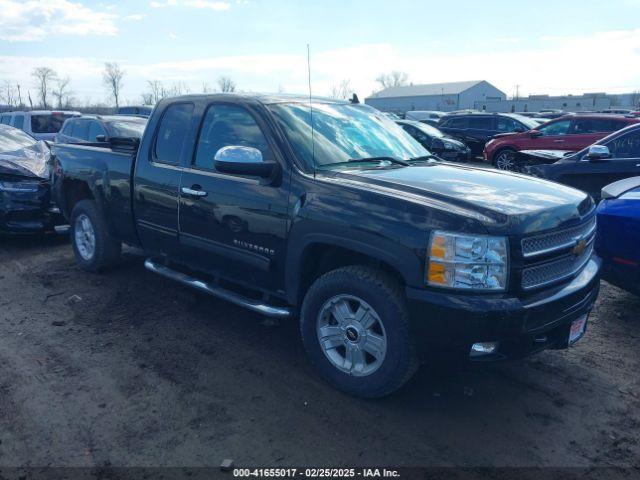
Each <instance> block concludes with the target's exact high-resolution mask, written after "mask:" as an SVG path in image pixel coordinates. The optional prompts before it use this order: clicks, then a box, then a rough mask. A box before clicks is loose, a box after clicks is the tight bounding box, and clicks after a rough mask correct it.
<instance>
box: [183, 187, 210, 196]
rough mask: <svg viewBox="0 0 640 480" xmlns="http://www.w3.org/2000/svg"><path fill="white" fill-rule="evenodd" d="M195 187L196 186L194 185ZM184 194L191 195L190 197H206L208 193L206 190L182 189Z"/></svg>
mask: <svg viewBox="0 0 640 480" xmlns="http://www.w3.org/2000/svg"><path fill="white" fill-rule="evenodd" d="M194 187H195V185H194ZM182 193H184V194H185V195H189V196H190V197H206V196H207V192H205V191H204V190H195V189H193V188H188V187H182Z"/></svg>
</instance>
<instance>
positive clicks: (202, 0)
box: [186, 0, 231, 11]
mask: <svg viewBox="0 0 640 480" xmlns="http://www.w3.org/2000/svg"><path fill="white" fill-rule="evenodd" d="M186 5H187V6H189V7H193V8H209V9H211V10H216V11H223V10H229V9H230V8H231V4H230V3H229V2H211V1H207V0H190V1H188V2H186Z"/></svg>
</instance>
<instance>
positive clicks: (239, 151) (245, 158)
mask: <svg viewBox="0 0 640 480" xmlns="http://www.w3.org/2000/svg"><path fill="white" fill-rule="evenodd" d="M213 165H214V166H215V167H216V170H218V171H219V172H222V173H230V174H232V175H249V176H254V177H263V178H267V177H270V176H271V175H272V174H273V173H274V171H275V170H276V169H277V168H278V167H279V166H280V164H279V163H277V162H269V161H264V159H263V158H262V152H261V151H260V150H258V149H257V148H253V147H244V146H241V145H229V146H227V147H222V148H221V149H220V150H218V151H217V152H216V154H215V156H214V157H213Z"/></svg>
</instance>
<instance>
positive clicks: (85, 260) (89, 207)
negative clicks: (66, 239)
mask: <svg viewBox="0 0 640 480" xmlns="http://www.w3.org/2000/svg"><path fill="white" fill-rule="evenodd" d="M70 223H71V245H72V246H73V253H74V254H75V256H76V261H77V262H78V264H79V265H80V267H81V268H83V269H84V270H87V271H90V272H96V271H99V270H101V269H103V268H107V267H111V266H113V265H115V264H116V263H117V262H118V261H119V259H120V253H121V250H122V244H121V243H120V242H118V241H117V240H115V239H114V238H112V237H111V236H109V234H108V232H107V228H106V226H105V223H104V219H103V217H102V215H101V214H100V212H98V208H97V206H96V203H95V202H94V201H93V200H81V201H80V202H78V203H77V204H76V206H75V207H74V208H73V211H72V212H71V219H70Z"/></svg>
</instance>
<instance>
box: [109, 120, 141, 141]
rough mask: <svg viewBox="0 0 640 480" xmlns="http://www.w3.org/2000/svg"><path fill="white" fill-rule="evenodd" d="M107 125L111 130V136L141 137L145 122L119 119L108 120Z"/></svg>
mask: <svg viewBox="0 0 640 480" xmlns="http://www.w3.org/2000/svg"><path fill="white" fill-rule="evenodd" d="M109 126H110V127H111V129H112V130H113V136H115V137H125V138H142V134H143V133H144V129H145V127H146V126H147V122H136V121H127V120H119V121H117V122H110V123H109Z"/></svg>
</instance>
